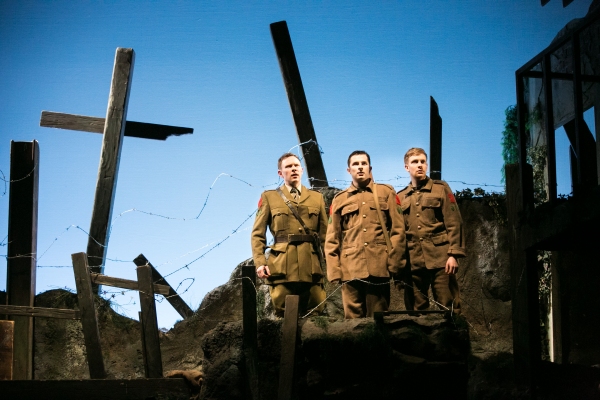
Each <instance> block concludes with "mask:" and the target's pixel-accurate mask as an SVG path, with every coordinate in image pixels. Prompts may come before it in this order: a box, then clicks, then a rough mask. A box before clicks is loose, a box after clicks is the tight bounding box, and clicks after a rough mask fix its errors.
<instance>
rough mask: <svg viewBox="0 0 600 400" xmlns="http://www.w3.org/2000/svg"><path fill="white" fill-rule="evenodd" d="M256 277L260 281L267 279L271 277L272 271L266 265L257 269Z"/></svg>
mask: <svg viewBox="0 0 600 400" xmlns="http://www.w3.org/2000/svg"><path fill="white" fill-rule="evenodd" d="M256 275H257V276H258V277H259V278H260V279H265V278H268V277H270V276H271V271H269V267H267V266H266V265H261V266H260V267H258V268H257V269H256Z"/></svg>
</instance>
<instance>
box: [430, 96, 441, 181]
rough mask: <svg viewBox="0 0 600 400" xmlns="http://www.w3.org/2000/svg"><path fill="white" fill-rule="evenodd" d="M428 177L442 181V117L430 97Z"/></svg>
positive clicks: (435, 103)
mask: <svg viewBox="0 0 600 400" xmlns="http://www.w3.org/2000/svg"><path fill="white" fill-rule="evenodd" d="M429 176H430V177H431V179H442V117H440V109H439V107H438V105H437V102H436V101H435V99H434V98H433V97H432V96H429Z"/></svg>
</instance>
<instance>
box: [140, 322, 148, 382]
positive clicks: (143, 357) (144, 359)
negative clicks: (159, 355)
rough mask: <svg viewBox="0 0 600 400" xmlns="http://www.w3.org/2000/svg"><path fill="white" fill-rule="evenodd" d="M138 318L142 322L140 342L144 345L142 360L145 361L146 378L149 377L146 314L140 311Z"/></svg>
mask: <svg viewBox="0 0 600 400" xmlns="http://www.w3.org/2000/svg"><path fill="white" fill-rule="evenodd" d="M138 318H139V320H140V327H141V328H140V341H141V343H142V360H143V361H144V376H145V377H147V376H148V359H147V358H146V354H147V353H146V336H145V335H144V314H142V312H141V311H138Z"/></svg>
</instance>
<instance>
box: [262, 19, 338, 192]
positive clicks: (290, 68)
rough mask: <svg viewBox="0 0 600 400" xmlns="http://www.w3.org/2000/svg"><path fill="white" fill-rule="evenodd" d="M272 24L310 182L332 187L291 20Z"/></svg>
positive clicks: (275, 44)
mask: <svg viewBox="0 0 600 400" xmlns="http://www.w3.org/2000/svg"><path fill="white" fill-rule="evenodd" d="M270 27H271V37H272V38H273V45H274V46H275V52H276V53H277V59H278V60H279V67H280V69H281V75H282V76H283V83H284V85H285V91H286V92H287V95H288V100H289V103H290V108H291V110H292V116H293V117H294V123H295V125H296V133H297V134H298V140H299V142H300V143H301V146H300V147H301V148H302V155H303V156H304V163H305V164H306V171H307V173H308V177H309V180H310V183H311V185H312V186H316V187H326V186H329V183H328V182H327V176H326V175H325V167H324V166H323V160H322V158H321V151H320V149H319V145H318V143H317V136H316V134H315V128H314V126H313V123H312V119H311V117H310V111H309V109H308V102H307V101H306V95H305V93H304V86H303V85H302V79H301V78H300V70H299V69H298V63H297V61H296V55H295V53H294V47H293V46H292V39H291V38H290V32H289V31H288V27H287V23H286V22H285V21H280V22H274V23H272V24H271V26H270ZM307 142H308V143H307ZM302 143H304V144H302Z"/></svg>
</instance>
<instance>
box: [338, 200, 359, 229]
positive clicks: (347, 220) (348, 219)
mask: <svg viewBox="0 0 600 400" xmlns="http://www.w3.org/2000/svg"><path fill="white" fill-rule="evenodd" d="M340 215H341V218H342V226H343V227H344V229H350V228H352V227H353V226H354V225H356V224H358V218H357V216H358V204H355V203H352V204H346V205H345V206H343V208H342V211H341V212H340Z"/></svg>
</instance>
